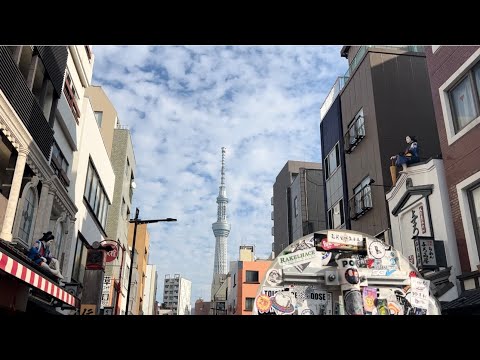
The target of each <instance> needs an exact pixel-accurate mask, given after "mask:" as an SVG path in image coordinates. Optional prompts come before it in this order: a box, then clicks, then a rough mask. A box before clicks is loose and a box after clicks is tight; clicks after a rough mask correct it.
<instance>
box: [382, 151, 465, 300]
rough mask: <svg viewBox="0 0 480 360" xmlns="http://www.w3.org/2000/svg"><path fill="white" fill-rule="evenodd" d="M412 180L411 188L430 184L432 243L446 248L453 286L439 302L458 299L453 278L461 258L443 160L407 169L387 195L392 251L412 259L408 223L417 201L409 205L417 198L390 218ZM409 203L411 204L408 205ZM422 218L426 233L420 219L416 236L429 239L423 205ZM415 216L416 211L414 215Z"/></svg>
mask: <svg viewBox="0 0 480 360" xmlns="http://www.w3.org/2000/svg"><path fill="white" fill-rule="evenodd" d="M407 178H410V179H412V183H413V186H420V185H430V184H431V185H433V190H432V194H431V195H430V196H429V197H428V199H429V203H430V211H431V225H432V228H433V233H434V237H435V240H442V241H443V242H444V245H445V253H446V257H447V265H448V266H452V271H451V275H450V281H451V282H452V283H453V284H454V285H455V287H454V288H452V289H450V290H449V291H448V292H447V293H446V294H444V295H443V296H441V297H440V300H442V301H450V300H454V299H455V298H457V297H458V290H457V279H456V276H458V275H460V274H461V268H460V259H459V257H458V248H457V243H456V237H455V230H454V228H453V220H452V214H451V209H450V200H449V197H448V188H447V184H446V179H445V170H444V166H443V160H440V159H434V160H430V161H429V162H428V163H426V164H422V165H417V166H413V167H409V168H408V170H407V173H405V174H402V175H401V177H400V178H399V179H398V181H397V185H396V186H395V188H394V189H392V190H391V191H390V192H389V193H388V194H387V196H386V198H387V201H388V206H389V211H390V212H389V213H390V222H391V226H392V239H393V246H394V248H395V249H397V250H398V251H400V252H401V253H402V254H403V255H404V256H405V257H406V258H409V257H410V258H412V259H415V248H414V242H413V240H412V236H413V229H412V224H411V222H410V221H411V209H414V208H415V207H418V206H419V204H420V203H419V202H417V203H416V204H412V203H413V201H414V200H416V199H418V198H419V195H413V196H412V197H411V198H410V200H409V201H408V202H407V206H405V207H404V210H403V211H402V212H400V213H399V214H398V216H393V215H392V213H391V212H392V210H393V209H394V208H395V206H396V205H397V204H398V203H399V201H400V199H401V198H402V196H403V194H405V192H406V180H407ZM408 204H412V205H408ZM423 204H424V206H423V210H424V217H425V224H426V226H425V228H426V229H425V233H423V234H422V230H421V223H420V217H419V218H418V219H417V223H418V228H419V234H418V235H419V236H431V234H430V230H429V226H428V223H429V218H428V210H427V208H426V205H425V202H423ZM416 213H417V216H418V211H417V212H416Z"/></svg>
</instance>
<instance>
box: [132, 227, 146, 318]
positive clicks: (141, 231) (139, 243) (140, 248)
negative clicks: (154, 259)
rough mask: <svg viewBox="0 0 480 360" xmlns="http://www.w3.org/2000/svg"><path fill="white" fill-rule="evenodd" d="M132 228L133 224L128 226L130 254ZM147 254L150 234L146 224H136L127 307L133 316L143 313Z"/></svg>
mask: <svg viewBox="0 0 480 360" xmlns="http://www.w3.org/2000/svg"><path fill="white" fill-rule="evenodd" d="M134 227H135V224H133V223H129V224H128V248H129V250H128V251H129V252H130V253H131V251H132V244H133V231H134ZM149 252H150V234H149V233H148V229H147V224H138V225H137V235H136V240H135V258H134V260H133V268H134V270H133V274H132V281H131V284H130V286H131V288H130V300H129V302H130V304H129V307H128V308H129V312H131V313H132V314H133V315H141V314H142V312H143V301H144V299H143V292H144V287H145V277H146V272H147V263H148V255H149ZM129 271H130V269H129Z"/></svg>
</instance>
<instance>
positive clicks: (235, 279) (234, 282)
mask: <svg viewBox="0 0 480 360" xmlns="http://www.w3.org/2000/svg"><path fill="white" fill-rule="evenodd" d="M235 286H237V274H233V287H235Z"/></svg>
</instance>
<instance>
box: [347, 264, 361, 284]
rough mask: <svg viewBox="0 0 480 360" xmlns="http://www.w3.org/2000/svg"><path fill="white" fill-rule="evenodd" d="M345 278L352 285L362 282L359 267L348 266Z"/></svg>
mask: <svg viewBox="0 0 480 360" xmlns="http://www.w3.org/2000/svg"><path fill="white" fill-rule="evenodd" d="M345 280H347V282H348V283H349V284H352V285H356V284H358V283H359V282H360V276H359V275H358V270H357V268H353V267H352V268H348V269H347V270H346V271H345Z"/></svg>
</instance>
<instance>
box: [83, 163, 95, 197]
mask: <svg viewBox="0 0 480 360" xmlns="http://www.w3.org/2000/svg"><path fill="white" fill-rule="evenodd" d="M92 175H93V174H92V168H91V166H88V170H87V181H86V182H85V193H84V194H83V196H85V198H86V199H89V198H90V188H91V187H92Z"/></svg>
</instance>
